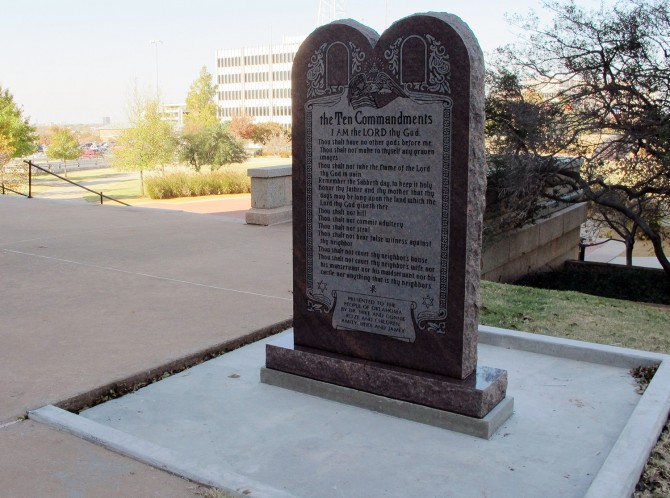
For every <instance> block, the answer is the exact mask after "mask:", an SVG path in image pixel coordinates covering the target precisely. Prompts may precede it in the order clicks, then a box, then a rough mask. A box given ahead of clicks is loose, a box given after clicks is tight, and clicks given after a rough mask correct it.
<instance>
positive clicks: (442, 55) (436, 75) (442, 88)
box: [426, 35, 451, 93]
mask: <svg viewBox="0 0 670 498" xmlns="http://www.w3.org/2000/svg"><path fill="white" fill-rule="evenodd" d="M426 39H427V40H428V42H429V43H430V54H429V55H428V69H429V71H430V75H429V76H428V83H429V86H428V89H429V90H430V91H431V92H440V93H451V87H450V86H449V81H448V80H449V78H450V77H451V64H450V63H449V55H448V54H447V49H446V48H445V47H443V46H442V44H441V43H440V42H439V41H437V40H436V39H435V38H434V37H433V36H431V35H426Z"/></svg>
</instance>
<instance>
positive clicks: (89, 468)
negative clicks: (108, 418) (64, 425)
mask: <svg viewBox="0 0 670 498" xmlns="http://www.w3.org/2000/svg"><path fill="white" fill-rule="evenodd" d="M0 483H2V484H1V485H0V496H5V497H33V498H47V497H48V498H70V497H93V496H94V497H96V498H118V497H120V496H123V497H125V496H128V497H130V496H141V497H147V498H148V497H156V498H186V497H196V496H201V495H200V494H198V493H197V490H198V488H199V486H198V485H197V484H195V483H193V482H190V481H187V480H185V479H183V478H181V477H177V476H174V475H169V474H167V473H165V472H161V471H159V470H157V469H155V468H152V467H150V466H148V465H145V464H143V463H140V462H138V461H135V460H132V459H129V458H124V457H122V456H121V455H118V454H116V453H113V452H111V451H108V450H106V449H104V448H101V447H100V446H98V445H95V444H91V443H88V442H86V441H83V440H82V439H79V438H77V437H75V436H72V435H70V434H66V433H65V432H61V431H57V430H54V429H51V428H49V427H47V426H45V425H42V424H38V423H35V422H32V421H29V420H25V421H22V422H18V423H16V424H12V425H9V426H5V427H0Z"/></svg>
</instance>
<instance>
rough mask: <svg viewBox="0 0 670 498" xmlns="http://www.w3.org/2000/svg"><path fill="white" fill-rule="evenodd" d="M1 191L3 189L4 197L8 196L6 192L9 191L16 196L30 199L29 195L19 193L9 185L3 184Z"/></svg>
mask: <svg viewBox="0 0 670 498" xmlns="http://www.w3.org/2000/svg"><path fill="white" fill-rule="evenodd" d="M1 189H2V195H6V192H5V190H9V191H10V192H12V193H14V194H18V195H22V196H23V197H28V194H24V193H23V192H18V191H16V190H14V189H11V188H9V187H8V186H7V185H5V184H4V183H3V184H2V187H1Z"/></svg>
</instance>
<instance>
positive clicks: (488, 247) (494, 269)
mask: <svg viewBox="0 0 670 498" xmlns="http://www.w3.org/2000/svg"><path fill="white" fill-rule="evenodd" d="M585 221H586V204H585V203H581V204H574V205H570V206H568V207H566V208H564V209H562V210H559V211H556V212H554V213H552V214H551V215H550V216H548V217H547V218H543V219H540V220H538V221H537V222H535V223H533V224H531V225H527V226H525V227H523V228H520V229H517V230H513V231H510V232H505V233H502V234H499V235H497V236H495V237H493V238H491V239H490V240H485V241H484V248H483V253H482V279H484V280H491V281H494V282H513V281H515V280H518V279H519V278H521V277H523V276H524V275H527V274H529V273H532V272H534V271H537V270H541V269H543V268H556V267H558V266H561V265H562V264H563V263H564V262H565V261H568V260H571V259H577V257H578V255H579V229H580V226H581V224H582V223H584V222H585Z"/></svg>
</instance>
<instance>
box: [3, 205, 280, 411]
mask: <svg viewBox="0 0 670 498" xmlns="http://www.w3.org/2000/svg"><path fill="white" fill-rule="evenodd" d="M0 234H1V237H0V274H2V286H3V287H2V289H3V290H2V299H1V300H0V316H1V317H2V320H0V343H1V344H2V348H1V350H2V361H1V362H0V378H2V379H3V382H2V383H0V400H2V402H1V403H0V423H2V422H4V421H8V420H11V419H13V418H16V417H18V416H21V415H23V414H25V412H26V411H27V410H30V409H34V408H37V407H39V406H43V405H45V404H48V403H57V402H60V401H62V400H65V399H67V398H71V397H73V396H77V395H80V394H83V393H86V392H88V391H91V390H93V389H96V388H99V387H100V386H103V385H107V384H109V383H110V382H113V381H116V380H119V379H124V378H127V377H129V376H132V375H135V374H140V373H142V372H146V371H151V370H152V369H156V368H159V367H160V366H162V365H165V364H169V363H171V362H173V361H175V360H177V359H180V358H183V357H185V356H189V355H194V354H197V353H198V352H201V351H203V350H206V349H209V348H211V347H212V346H216V345H222V344H225V343H226V342H228V341H231V340H237V339H239V338H240V337H244V336H245V335H247V334H250V333H252V332H254V331H256V330H258V329H260V328H264V327H267V326H268V325H270V324H273V323H277V322H281V321H285V320H290V318H291V316H292V298H291V289H292V266H291V249H290V248H291V227H290V226H285V227H282V226H278V227H272V228H265V227H263V228H261V227H252V226H248V225H244V224H241V223H240V224H238V223H227V222H225V221H224V220H222V219H220V218H219V217H216V216H204V215H197V214H190V213H177V212H163V211H158V210H148V209H141V208H128V207H116V206H107V205H103V206H100V205H91V204H88V205H83V204H78V203H68V202H59V201H47V200H40V199H25V198H18V197H9V196H0ZM194 255H197V257H194Z"/></svg>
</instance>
